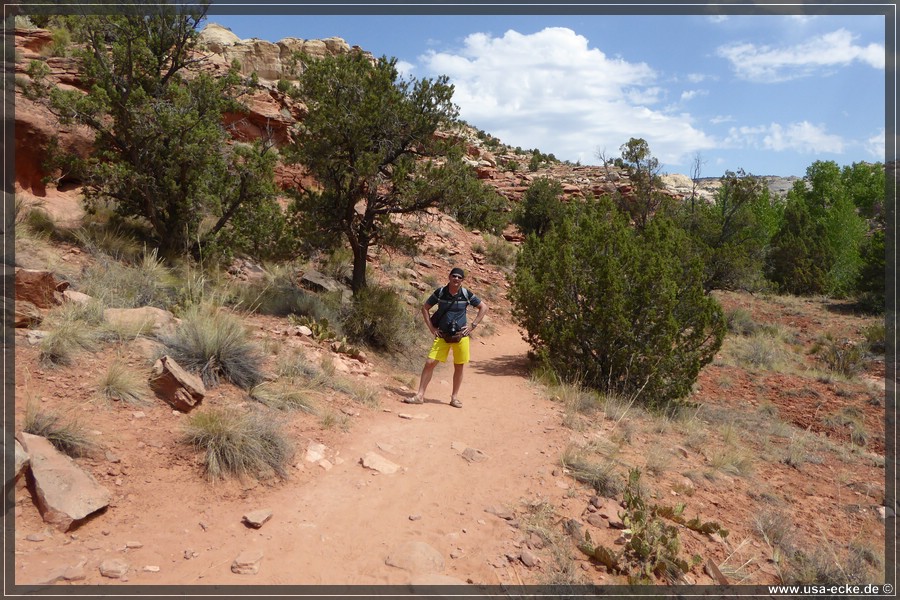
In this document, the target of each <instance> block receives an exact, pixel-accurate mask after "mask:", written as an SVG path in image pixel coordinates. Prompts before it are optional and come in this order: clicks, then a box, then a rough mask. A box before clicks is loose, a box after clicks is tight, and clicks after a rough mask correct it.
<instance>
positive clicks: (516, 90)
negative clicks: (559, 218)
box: [420, 27, 713, 163]
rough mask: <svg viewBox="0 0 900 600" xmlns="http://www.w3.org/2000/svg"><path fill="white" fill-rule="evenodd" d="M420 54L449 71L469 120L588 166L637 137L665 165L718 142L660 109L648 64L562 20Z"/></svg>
mask: <svg viewBox="0 0 900 600" xmlns="http://www.w3.org/2000/svg"><path fill="white" fill-rule="evenodd" d="M420 60H421V62H422V63H423V65H424V66H425V69H426V70H427V71H429V72H431V73H433V74H445V75H447V76H448V77H449V78H450V81H451V82H452V83H453V85H454V86H455V92H454V95H453V100H454V102H455V103H456V104H458V105H459V107H460V116H461V117H462V118H463V119H465V120H466V121H467V122H469V123H470V124H472V125H474V126H476V127H479V128H483V129H485V130H488V131H490V132H491V133H492V134H494V135H496V136H498V137H499V138H500V139H501V140H503V141H504V142H506V143H508V144H510V145H513V146H517V145H518V146H522V147H523V148H525V149H529V148H538V149H540V150H542V151H544V152H553V153H554V154H555V155H556V157H557V158H560V159H564V160H565V159H567V160H572V161H582V162H590V163H594V162H596V161H595V159H596V153H597V149H598V148H599V149H606V150H608V151H609V152H610V153H611V154H613V155H617V154H618V153H617V151H618V148H619V146H621V145H622V144H624V143H625V142H627V141H628V140H629V139H630V138H631V137H643V138H644V139H646V140H647V141H648V143H649V144H650V148H651V150H652V152H653V153H654V155H655V156H657V157H658V158H659V159H660V161H661V162H664V163H672V162H678V161H680V160H681V159H683V158H684V156H685V155H686V154H688V153H693V152H696V151H697V149H698V148H699V149H704V148H710V147H712V146H713V141H712V140H710V139H709V138H708V137H707V136H706V135H705V134H704V133H703V132H702V131H700V130H698V129H697V128H695V127H694V126H693V125H692V118H691V117H690V115H686V114H672V113H671V112H670V111H668V110H667V109H666V108H665V107H660V106H659V103H660V102H661V101H662V100H664V98H665V90H664V89H663V88H662V87H661V86H660V85H659V81H658V75H657V73H656V72H655V71H654V70H653V69H652V68H650V67H649V66H648V65H647V64H645V63H643V62H635V63H631V62H628V61H626V60H624V59H622V58H620V57H610V56H608V55H606V54H605V53H603V52H602V51H601V50H599V49H597V48H592V47H590V46H589V44H588V40H587V39H586V38H585V37H584V36H581V35H578V34H577V33H575V32H574V31H572V30H571V29H568V28H565V27H548V28H545V29H543V30H541V31H538V32H536V33H533V34H522V33H519V32H517V31H514V30H509V31H507V32H505V33H504V34H503V35H502V36H492V35H489V34H487V33H474V34H471V35H469V36H468V37H466V38H465V40H464V42H463V46H462V47H461V48H459V49H457V50H455V51H452V52H450V51H443V52H437V51H429V52H428V53H427V54H425V55H424V56H422V57H420Z"/></svg>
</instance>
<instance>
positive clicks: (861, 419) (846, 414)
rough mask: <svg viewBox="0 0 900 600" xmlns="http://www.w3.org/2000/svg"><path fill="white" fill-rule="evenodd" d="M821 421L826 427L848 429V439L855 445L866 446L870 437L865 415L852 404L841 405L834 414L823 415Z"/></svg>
mask: <svg viewBox="0 0 900 600" xmlns="http://www.w3.org/2000/svg"><path fill="white" fill-rule="evenodd" d="M822 422H823V423H824V424H825V425H827V426H828V427H833V428H836V429H840V428H846V429H847V430H849V433H850V441H851V443H853V444H854V445H856V446H861V447H863V448H864V447H866V446H867V445H868V443H869V441H870V439H871V437H872V435H871V433H870V432H869V430H868V429H867V428H866V422H865V415H863V413H862V411H860V410H859V409H858V408H856V407H853V406H845V407H843V408H842V409H841V410H840V411H838V412H837V413H836V414H833V415H828V416H826V417H824V418H823V419H822Z"/></svg>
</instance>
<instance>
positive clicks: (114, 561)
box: [100, 558, 128, 579]
mask: <svg viewBox="0 0 900 600" xmlns="http://www.w3.org/2000/svg"><path fill="white" fill-rule="evenodd" d="M126 573H128V563H127V562H125V561H124V560H122V559H120V558H110V559H107V560H104V561H103V562H102V563H100V574H101V575H103V576H104V577H108V578H110V579H122V578H123V577H125V574H126Z"/></svg>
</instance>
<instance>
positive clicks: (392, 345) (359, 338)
mask: <svg viewBox="0 0 900 600" xmlns="http://www.w3.org/2000/svg"><path fill="white" fill-rule="evenodd" d="M341 325H342V329H343V331H344V333H345V334H346V336H347V339H348V340H350V341H351V342H354V343H359V344H364V345H366V346H369V347H370V348H374V349H376V350H384V351H386V352H400V351H402V350H404V349H406V348H408V347H409V346H410V345H411V343H412V340H413V339H414V336H415V335H416V329H415V322H414V321H413V319H412V316H411V315H410V311H409V308H408V307H407V306H406V304H405V303H404V302H403V299H402V298H401V297H400V296H399V295H398V294H397V293H396V292H395V291H393V290H391V289H388V288H380V287H366V288H364V289H362V290H360V291H359V292H357V293H356V294H355V295H354V296H353V300H352V302H350V303H349V304H347V305H345V306H344V309H343V311H342V314H341Z"/></svg>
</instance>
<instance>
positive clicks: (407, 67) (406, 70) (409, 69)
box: [397, 60, 416, 79]
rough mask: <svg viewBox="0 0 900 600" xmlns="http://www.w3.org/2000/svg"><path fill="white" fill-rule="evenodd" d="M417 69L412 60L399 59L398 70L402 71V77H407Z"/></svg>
mask: <svg viewBox="0 0 900 600" xmlns="http://www.w3.org/2000/svg"><path fill="white" fill-rule="evenodd" d="M415 71H416V66H415V65H414V64H412V63H410V62H406V61H405V60H398V61H397V72H398V73H400V77H402V78H404V79H405V78H407V77H409V76H410V75H412V74H413V73H415Z"/></svg>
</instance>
